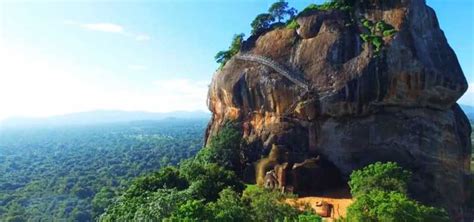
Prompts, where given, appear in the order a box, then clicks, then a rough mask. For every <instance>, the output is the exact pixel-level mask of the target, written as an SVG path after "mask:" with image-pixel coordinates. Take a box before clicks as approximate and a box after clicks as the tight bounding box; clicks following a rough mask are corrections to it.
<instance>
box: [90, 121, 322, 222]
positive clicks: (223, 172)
mask: <svg viewBox="0 0 474 222" xmlns="http://www.w3.org/2000/svg"><path fill="white" fill-rule="evenodd" d="M240 142H241V135H240V133H239V131H238V130H236V129H235V128H234V126H233V125H232V124H230V123H228V124H227V125H226V126H225V127H224V128H223V129H222V130H221V131H220V132H219V133H218V134H217V135H215V136H214V137H213V138H212V139H211V141H210V143H209V144H208V146H206V147H204V148H203V149H202V150H201V151H199V153H198V154H197V155H196V156H195V157H193V158H190V159H187V160H185V161H182V162H181V163H180V164H179V165H178V166H176V167H174V166H169V167H166V168H162V169H160V170H159V171H158V172H156V173H152V174H149V175H146V176H143V177H140V178H138V179H136V180H135V181H134V182H133V183H132V184H131V186H129V188H128V189H127V190H126V191H125V192H124V193H122V194H121V195H120V196H118V197H117V198H116V200H117V201H115V202H114V203H113V204H112V205H110V206H109V207H108V208H107V210H106V212H105V213H104V214H103V215H101V216H100V218H99V220H100V221H222V222H224V221H225V222H227V221H236V222H238V221H262V222H266V221H321V218H320V217H319V216H317V215H316V214H315V213H314V212H313V211H310V210H298V209H296V208H294V207H292V206H290V205H288V204H286V203H285V202H284V199H285V198H288V196H287V195H285V194H281V193H280V192H276V191H271V190H266V189H262V188H258V187H256V186H247V188H245V186H244V184H243V183H242V181H241V178H240V177H239V176H238V174H239V164H240V161H241V155H240V154H241V152H243V150H240V147H241V146H240Z"/></svg>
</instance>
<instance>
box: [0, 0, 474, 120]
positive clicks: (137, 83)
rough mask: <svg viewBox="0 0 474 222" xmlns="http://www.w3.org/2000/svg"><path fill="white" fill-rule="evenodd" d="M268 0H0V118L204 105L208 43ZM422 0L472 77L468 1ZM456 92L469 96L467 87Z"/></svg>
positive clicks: (211, 67) (470, 99)
mask: <svg viewBox="0 0 474 222" xmlns="http://www.w3.org/2000/svg"><path fill="white" fill-rule="evenodd" d="M272 2H274V1H268V0H233V1H230V0H228V1H227V0H203V1H192V0H162V1H160V0H157V1H138V0H137V1H131V0H130V1H92V0H82V1H79V0H76V1H66V0H64V1H59V0H56V1H40V0H38V1H32V0H31V1H21V0H20V1H9V0H4V1H2V0H0V119H4V118H6V117H9V116H33V117H37V116H49V115H57V114H64V113H70V112H81V111H89V110H98V109H117V110H142V111H152V112H167V111H175V110H207V107H206V95H207V89H208V84H209V83H210V80H211V77H212V75H213V73H214V71H215V70H216V68H217V67H218V65H217V64H216V63H215V62H214V58H213V57H214V55H215V53H216V52H217V51H219V50H222V49H226V48H227V47H228V46H229V43H230V40H231V38H232V36H233V35H234V34H235V33H242V32H243V33H246V34H247V36H248V33H249V31H250V25H249V24H250V23H251V21H252V20H253V18H255V16H256V15H257V14H259V13H261V12H264V11H266V10H267V8H268V7H269V5H270V4H271V3H272ZM289 2H290V5H292V6H293V7H295V8H297V9H298V10H301V9H303V8H304V7H305V6H307V5H308V4H310V3H321V2H322V0H317V1H315V0H298V1H291V0H290V1H289ZM427 3H428V5H430V6H431V7H433V8H434V9H435V11H436V13H437V15H438V19H439V20H440V24H441V28H442V29H443V30H444V31H445V34H446V36H447V38H448V41H449V43H450V45H451V46H452V47H453V49H454V50H455V51H456V53H457V56H458V59H459V61H460V63H461V66H462V68H463V70H464V73H465V75H466V77H467V79H468V81H469V82H470V83H472V85H473V86H474V73H473V70H474V69H473V68H474V58H473V55H472V54H473V53H472V52H473V51H474V47H473V42H474V25H473V21H474V15H473V11H474V1H472V0H427ZM460 102H461V103H463V104H469V105H474V88H473V87H471V88H470V89H469V90H468V92H467V93H466V94H465V96H464V97H463V98H462V99H461V101H460Z"/></svg>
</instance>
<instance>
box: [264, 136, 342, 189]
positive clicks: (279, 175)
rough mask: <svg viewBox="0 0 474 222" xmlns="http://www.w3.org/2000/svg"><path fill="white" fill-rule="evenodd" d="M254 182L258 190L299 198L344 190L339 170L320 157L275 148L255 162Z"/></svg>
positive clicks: (280, 147)
mask: <svg viewBox="0 0 474 222" xmlns="http://www.w3.org/2000/svg"><path fill="white" fill-rule="evenodd" d="M256 181H257V184H258V185H260V186H263V187H266V188H269V189H274V190H279V191H282V192H288V193H294V194H298V195H299V196H312V195H321V194H324V193H328V192H332V191H334V190H348V189H347V181H346V180H345V179H344V178H343V177H342V174H341V173H340V171H339V169H338V168H337V167H336V166H335V165H334V164H333V163H332V162H331V161H329V160H327V159H326V158H324V157H323V156H322V155H319V154H314V153H313V154H308V153H298V152H291V151H288V150H286V149H285V147H283V146H278V145H273V146H272V149H271V151H270V153H269V154H268V156H267V157H265V158H262V159H260V160H259V161H258V162H257V164H256ZM345 193H348V192H345Z"/></svg>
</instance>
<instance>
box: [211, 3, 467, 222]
mask: <svg viewBox="0 0 474 222" xmlns="http://www.w3.org/2000/svg"><path fill="white" fill-rule="evenodd" d="M362 19H368V20H370V21H373V22H377V21H384V22H386V23H387V24H389V25H391V26H393V27H394V28H395V30H396V31H397V32H396V33H395V34H394V35H393V36H389V35H387V36H385V37H383V42H384V44H383V47H382V48H381V50H380V52H376V51H375V49H374V46H373V45H372V44H370V43H369V42H365V41H363V40H362V39H361V36H360V34H361V33H363V32H367V30H365V31H364V27H363V25H362V22H361V20H362ZM297 22H298V24H299V25H300V27H299V28H298V29H297V30H294V29H288V28H278V29H274V30H271V31H268V32H265V33H263V34H260V35H258V36H252V37H251V38H249V39H248V40H247V41H246V42H244V45H243V47H242V50H241V52H240V53H239V55H237V56H234V58H233V59H231V60H230V61H229V62H228V63H227V64H226V65H225V66H224V67H223V68H222V69H221V70H219V71H218V72H216V73H215V75H214V77H213V80H212V84H211V86H210V90H209V101H208V103H209V108H210V110H211V111H212V113H213V115H212V121H211V122H210V124H209V128H208V132H207V135H208V136H212V135H214V134H215V133H217V132H218V131H219V129H220V128H221V127H222V125H223V124H224V123H225V122H227V121H229V120H231V121H234V122H238V123H239V124H240V126H241V130H242V132H243V135H244V139H245V141H246V142H247V147H246V159H247V165H248V166H247V168H248V169H247V171H246V172H252V171H255V170H256V169H254V167H255V166H256V165H258V162H259V160H260V159H261V158H267V157H266V156H267V155H268V154H269V152H270V149H271V147H272V146H273V145H275V144H276V145H278V146H281V147H284V149H285V150H286V152H285V156H293V157H294V158H291V159H292V160H290V161H292V162H294V163H298V162H303V161H304V160H305V159H309V158H312V157H315V156H316V155H321V156H322V157H323V158H325V159H326V160H328V161H329V162H331V163H332V164H334V165H335V166H336V167H337V169H338V170H339V171H340V172H341V174H342V175H343V176H344V178H347V176H348V175H349V174H350V173H351V172H352V171H353V170H354V169H359V168H361V167H363V166H365V165H367V164H370V163H373V162H375V161H397V162H399V163H400V164H401V165H403V166H404V167H407V168H409V169H411V170H412V171H413V172H414V177H413V180H412V182H411V183H410V193H411V195H412V196H413V197H414V198H416V199H418V200H420V201H422V202H424V203H428V204H433V205H435V206H440V207H444V208H446V209H447V210H448V211H449V213H450V215H451V216H452V218H453V219H455V220H461V218H462V214H463V209H462V208H463V206H464V202H465V199H466V198H467V196H468V192H467V186H468V185H467V183H468V182H467V176H468V174H469V172H470V170H469V167H470V166H469V161H470V156H471V140H470V132H471V128H470V125H469V122H468V120H467V118H466V116H465V115H464V113H463V112H462V110H461V109H460V108H459V106H458V105H457V104H456V101H457V100H458V99H459V98H460V97H461V95H462V94H463V93H464V92H465V91H466V89H467V82H466V79H465V77H464V74H463V72H462V70H461V67H460V65H459V63H458V60H457V58H456V55H455V53H454V51H453V50H452V49H451V48H450V46H449V45H448V43H447V40H446V38H445V36H444V34H443V32H442V31H441V29H440V27H439V24H438V21H437V18H436V15H435V12H434V11H433V10H432V9H431V8H429V7H428V6H426V4H425V1H424V0H361V1H357V3H356V5H355V6H354V7H353V9H352V11H341V10H329V11H312V12H309V13H305V14H304V15H301V16H299V17H298V19H297ZM249 55H250V57H251V56H254V59H253V60H252V59H249ZM288 73H290V74H291V75H293V76H294V77H295V78H301V81H299V80H298V79H294V78H292V77H291V76H288ZM305 84H307V85H306V86H307V87H306V86H305ZM286 161H288V158H287V159H286ZM282 163H283V162H280V164H282ZM258 179H259V178H257V180H258Z"/></svg>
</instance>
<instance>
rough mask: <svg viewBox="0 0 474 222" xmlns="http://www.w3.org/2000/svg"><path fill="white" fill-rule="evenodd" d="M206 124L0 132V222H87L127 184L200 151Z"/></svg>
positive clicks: (174, 122)
mask: <svg viewBox="0 0 474 222" xmlns="http://www.w3.org/2000/svg"><path fill="white" fill-rule="evenodd" d="M207 121H208V120H207V119H202V120H163V121H143V122H131V123H120V124H103V125H95V126H76V127H72V126H71V127H55V128H32V129H9V130H0V221H52V220H53V218H55V219H59V218H61V219H65V220H64V221H91V220H92V219H93V218H94V217H96V216H97V215H100V214H102V212H103V211H104V210H105V208H106V207H107V206H108V205H109V204H110V203H112V201H113V197H114V196H116V193H120V192H121V191H122V189H124V188H126V187H128V186H129V185H130V182H131V181H133V178H135V177H137V176H140V175H142V174H145V173H147V172H153V171H156V170H158V169H159V168H161V167H163V166H167V165H170V164H177V163H178V162H179V161H181V160H182V159H186V158H189V157H191V156H193V155H194V154H195V153H196V152H197V151H198V150H200V149H201V147H202V143H203V141H202V140H203V133H204V129H205V126H206V124H207Z"/></svg>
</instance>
